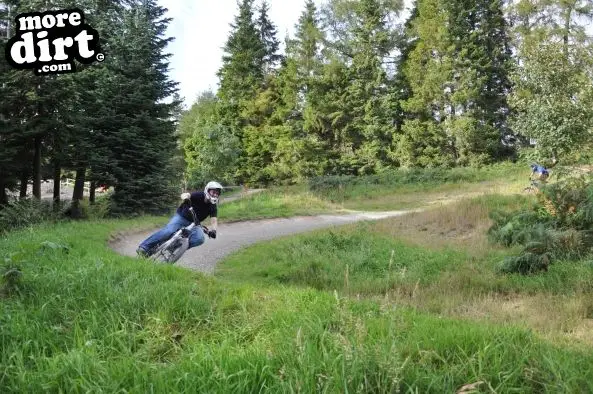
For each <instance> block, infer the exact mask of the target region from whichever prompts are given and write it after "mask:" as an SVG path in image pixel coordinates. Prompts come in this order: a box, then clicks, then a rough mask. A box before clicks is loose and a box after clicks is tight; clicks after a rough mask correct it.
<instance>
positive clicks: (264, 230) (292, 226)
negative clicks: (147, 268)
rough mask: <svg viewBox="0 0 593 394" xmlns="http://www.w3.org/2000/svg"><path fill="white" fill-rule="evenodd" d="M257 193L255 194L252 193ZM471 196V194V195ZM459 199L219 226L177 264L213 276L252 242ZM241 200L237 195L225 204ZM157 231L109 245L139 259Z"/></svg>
mask: <svg viewBox="0 0 593 394" xmlns="http://www.w3.org/2000/svg"><path fill="white" fill-rule="evenodd" d="M250 192H255V191H250ZM469 194H471V193H469ZM461 197H467V196H465V195H464V196H459V197H458V198H447V199H439V200H437V201H433V202H432V203H429V204H427V205H426V206H425V207H424V208H416V209H407V210H398V211H385V212H358V211H353V212H352V211H351V212H349V213H345V214H326V215H317V216H297V217H291V218H274V219H262V220H248V221H242V222H231V223H219V225H218V230H217V238H216V239H210V238H206V242H205V243H204V244H202V245H201V246H199V247H197V248H192V249H189V250H188V251H187V252H186V253H185V254H184V255H183V256H182V257H181V259H179V261H177V263H176V265H178V266H181V267H185V268H189V269H192V270H198V271H201V272H204V273H212V272H213V271H214V269H215V267H216V263H217V262H218V261H219V260H221V259H222V258H224V257H225V256H227V255H229V254H231V253H233V252H235V251H237V250H239V249H241V248H243V247H246V246H248V245H251V244H253V243H256V242H259V241H266V240H270V239H273V238H278V237H282V236H286V235H291V234H298V233H303V232H307V231H311V230H316V229H320V228H331V227H333V226H339V225H344V224H349V223H354V222H358V221H361V220H377V219H385V218H389V217H395V216H401V215H405V214H408V213H412V212H420V211H423V210H424V209H426V208H428V207H430V206H431V205H434V204H439V205H445V204H450V203H452V202H455V201H458V200H459V198H461ZM236 198H240V196H236V197H233V198H228V199H227V200H226V201H230V200H232V199H236ZM156 230H157V229H156V228H155V229H153V230H149V231H143V232H135V233H127V234H125V235H123V236H121V237H118V238H117V239H115V240H112V241H111V242H110V247H111V248H112V249H113V250H115V251H116V252H118V253H120V254H122V255H126V256H132V257H135V256H136V248H137V247H138V245H139V244H140V243H141V242H142V241H143V240H144V239H146V238H147V237H148V236H150V235H151V234H152V233H153V232H154V231H156Z"/></svg>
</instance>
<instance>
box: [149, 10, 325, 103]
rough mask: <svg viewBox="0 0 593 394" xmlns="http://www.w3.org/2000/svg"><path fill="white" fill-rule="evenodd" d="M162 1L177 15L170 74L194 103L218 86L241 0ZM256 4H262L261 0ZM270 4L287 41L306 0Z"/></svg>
mask: <svg viewBox="0 0 593 394" xmlns="http://www.w3.org/2000/svg"><path fill="white" fill-rule="evenodd" d="M159 4H160V5H161V6H163V7H165V8H167V9H168V10H169V11H168V13H167V16H168V17H169V18H173V20H172V21H171V22H170V24H169V28H168V31H167V36H169V37H175V41H174V42H172V43H170V44H169V47H168V49H167V52H168V53H170V54H172V56H171V57H170V58H169V62H170V64H169V69H170V71H169V75H170V78H171V79H173V80H174V81H176V82H179V94H180V95H181V96H182V97H183V98H184V100H185V105H186V107H190V106H191V105H192V104H193V102H194V101H195V99H196V97H197V96H198V95H199V94H200V93H201V92H203V91H206V90H212V91H216V90H217V89H218V78H217V77H216V72H217V71H218V69H219V68H220V66H221V64H222V63H221V62H222V55H223V50H222V48H223V46H224V45H225V43H226V40H227V38H228V36H229V33H230V30H231V26H230V24H231V23H232V22H233V21H234V19H235V15H236V14H237V13H238V4H237V0H159ZM255 4H256V5H257V6H259V4H261V1H260V0H256V2H255ZM316 4H317V5H318V6H320V5H321V1H319V0H316ZM268 5H269V11H268V13H269V16H270V19H271V20H272V22H273V23H274V24H275V25H276V31H277V33H278V34H277V37H278V39H279V40H280V41H281V43H282V44H283V43H284V38H285V37H286V33H287V32H288V33H289V34H291V35H292V34H293V32H294V25H295V24H296V23H297V22H298V19H299V17H300V15H301V13H302V11H303V10H304V9H305V0H268Z"/></svg>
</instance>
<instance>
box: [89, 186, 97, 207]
mask: <svg viewBox="0 0 593 394" xmlns="http://www.w3.org/2000/svg"><path fill="white" fill-rule="evenodd" d="M95 187H96V186H95V181H91V187H90V190H89V204H91V205H93V204H94V203H95Z"/></svg>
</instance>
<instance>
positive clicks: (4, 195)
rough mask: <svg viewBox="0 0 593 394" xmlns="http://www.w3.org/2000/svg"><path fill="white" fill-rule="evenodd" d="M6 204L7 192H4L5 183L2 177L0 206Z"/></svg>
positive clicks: (0, 182)
mask: <svg viewBox="0 0 593 394" xmlns="http://www.w3.org/2000/svg"><path fill="white" fill-rule="evenodd" d="M6 204H8V194H7V193H6V185H5V184H4V179H1V178H0V206H2V205H6Z"/></svg>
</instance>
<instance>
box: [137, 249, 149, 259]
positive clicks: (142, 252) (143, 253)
mask: <svg viewBox="0 0 593 394" xmlns="http://www.w3.org/2000/svg"><path fill="white" fill-rule="evenodd" d="M136 254H137V255H138V257H144V258H146V257H149V255H148V252H147V251H146V250H144V249H142V248H138V249H136Z"/></svg>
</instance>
